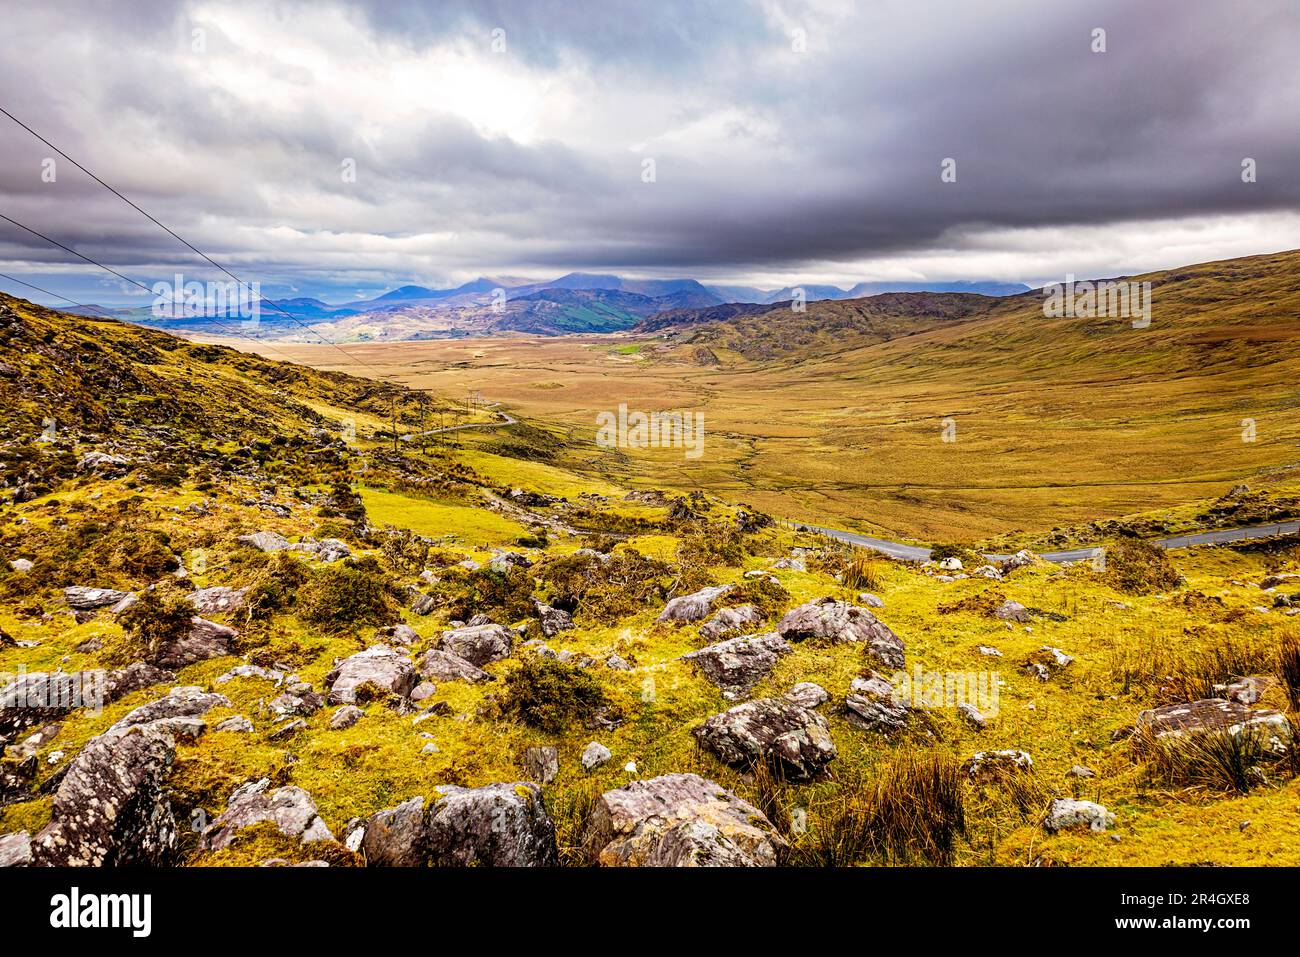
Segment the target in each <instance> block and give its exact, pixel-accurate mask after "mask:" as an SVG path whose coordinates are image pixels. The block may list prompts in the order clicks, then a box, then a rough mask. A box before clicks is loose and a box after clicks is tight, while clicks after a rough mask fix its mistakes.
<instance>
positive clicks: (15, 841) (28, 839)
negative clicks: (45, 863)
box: [0, 831, 32, 867]
mask: <svg viewBox="0 0 1300 957" xmlns="http://www.w3.org/2000/svg"><path fill="white" fill-rule="evenodd" d="M31 863H32V836H31V835H30V834H28V833H27V832H26V831H19V832H18V833H16V834H3V835H0V867H27V866H28V865H30V864H31Z"/></svg>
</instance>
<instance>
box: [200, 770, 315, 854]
mask: <svg viewBox="0 0 1300 957" xmlns="http://www.w3.org/2000/svg"><path fill="white" fill-rule="evenodd" d="M263 821H269V822H271V823H272V824H274V825H275V826H276V828H277V829H278V830H279V831H280V833H281V834H283V835H285V836H286V837H291V838H296V839H297V840H298V841H299V842H301V843H303V844H309V843H311V842H312V841H332V840H334V835H333V834H331V833H330V829H329V828H328V827H326V826H325V822H324V821H322V820H321V817H320V815H319V814H318V813H317V811H316V802H315V801H313V800H312V797H311V795H310V794H308V793H307V792H306V791H304V790H303V789H302V788H299V787H292V786H289V787H282V788H276V789H274V790H272V789H271V781H270V779H269V778H262V779H261V780H259V781H251V782H249V783H248V784H244V785H241V786H240V787H238V788H236V789H235V791H234V793H233V794H231V795H230V800H229V801H228V802H227V803H226V809H225V810H224V811H223V812H222V813H221V815H220V816H219V817H218V818H217V819H216V820H215V821H213V822H212V823H211V824H210V825H208V827H207V828H205V829H204V831H203V835H202V839H201V843H202V845H203V847H204V848H206V849H210V850H214V851H220V850H223V849H225V848H227V847H229V846H230V844H231V842H233V841H234V840H235V838H236V837H237V836H238V834H239V832H240V831H242V830H244V829H245V828H249V827H252V826H253V825H254V824H260V823H262V822H263Z"/></svg>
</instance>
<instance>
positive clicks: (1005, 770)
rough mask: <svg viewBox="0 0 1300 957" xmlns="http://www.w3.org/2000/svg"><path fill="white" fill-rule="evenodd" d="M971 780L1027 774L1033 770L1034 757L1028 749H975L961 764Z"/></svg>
mask: <svg viewBox="0 0 1300 957" xmlns="http://www.w3.org/2000/svg"><path fill="white" fill-rule="evenodd" d="M962 769H963V770H964V771H965V772H966V776H967V777H969V778H970V779H971V780H972V781H978V782H986V781H998V780H1002V779H1004V778H1006V777H1008V776H1010V775H1013V774H1028V773H1029V772H1030V771H1033V770H1034V759H1033V758H1031V757H1030V756H1029V752H1028V751H1018V750H1014V749H1008V750H1005V751H976V752H975V753H974V754H972V755H971V756H970V757H969V758H967V759H966V763H965V764H963V765H962Z"/></svg>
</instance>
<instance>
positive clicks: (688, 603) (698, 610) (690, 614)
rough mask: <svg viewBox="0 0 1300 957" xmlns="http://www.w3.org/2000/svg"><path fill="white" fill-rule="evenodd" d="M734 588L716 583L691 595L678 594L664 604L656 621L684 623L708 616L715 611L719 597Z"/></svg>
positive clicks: (675, 623)
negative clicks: (714, 607) (714, 606)
mask: <svg viewBox="0 0 1300 957" xmlns="http://www.w3.org/2000/svg"><path fill="white" fill-rule="evenodd" d="M733 590H734V589H733V586H731V585H715V586H713V587H711V588H701V589H700V590H699V591H697V592H692V593H691V594H689V595H678V596H677V597H676V598H673V599H671V600H670V601H669V602H668V604H666V605H664V609H663V611H661V612H660V613H659V617H658V618H656V619H655V621H657V622H667V623H670V624H674V625H683V624H688V623H689V622H692V621H699V620H700V619H702V618H707V617H708V615H709V612H711V611H713V605H714V603H715V602H716V601H717V600H718V599H719V598H722V597H724V596H726V595H729V594H731V592H732V591H733Z"/></svg>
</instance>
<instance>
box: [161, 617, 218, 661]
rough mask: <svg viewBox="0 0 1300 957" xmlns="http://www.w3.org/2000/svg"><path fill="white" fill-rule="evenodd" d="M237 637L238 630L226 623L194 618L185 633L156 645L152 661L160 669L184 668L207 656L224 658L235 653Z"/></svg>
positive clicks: (204, 659)
mask: <svg viewBox="0 0 1300 957" xmlns="http://www.w3.org/2000/svg"><path fill="white" fill-rule="evenodd" d="M238 637H239V632H238V631H236V630H235V629H234V628H231V627H230V626H229V625H219V624H217V623H216V622H215V621H208V620H207V619H206V618H198V617H195V618H193V619H191V621H190V627H189V629H188V631H186V632H185V634H183V635H182V636H180V637H179V638H176V639H175V640H173V641H167V642H164V643H162V644H161V645H159V646H158V648H157V649H155V651H154V653H153V655H152V660H153V663H154V664H156V665H158V666H159V667H162V668H184V667H186V666H188V665H193V664H197V663H198V662H200V661H207V660H208V659H210V658H223V657H225V656H226V655H233V654H234V653H235V639H236V638H238Z"/></svg>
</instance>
